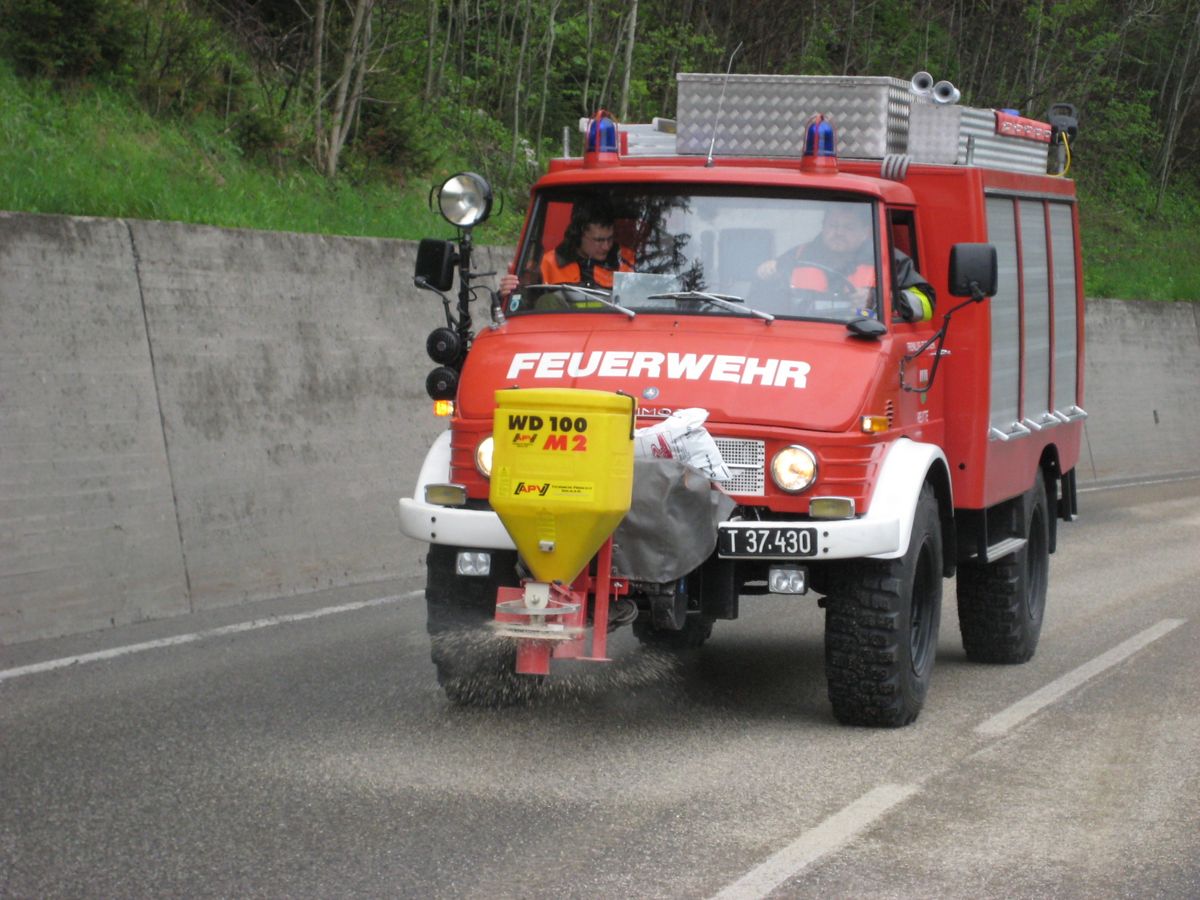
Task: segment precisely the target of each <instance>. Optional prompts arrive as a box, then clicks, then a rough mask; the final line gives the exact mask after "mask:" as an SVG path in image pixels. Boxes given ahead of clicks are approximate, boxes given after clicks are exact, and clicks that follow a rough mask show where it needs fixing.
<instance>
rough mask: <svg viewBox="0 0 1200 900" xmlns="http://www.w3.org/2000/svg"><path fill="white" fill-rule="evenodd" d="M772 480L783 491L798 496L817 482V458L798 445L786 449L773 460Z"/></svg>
mask: <svg viewBox="0 0 1200 900" xmlns="http://www.w3.org/2000/svg"><path fill="white" fill-rule="evenodd" d="M771 478H772V479H773V480H774V482H775V484H776V485H777V486H778V487H779V489H780V490H781V491H787V492H788V493H789V494H798V493H800V492H801V491H802V490H804V489H805V488H807V487H809V486H810V485H811V484H812V483H813V482H814V481H816V480H817V458H816V457H815V456H813V454H812V451H811V450H808V449H807V448H805V447H801V446H800V445H798V444H793V445H792V446H790V447H784V448H783V449H782V450H780V451H779V452H778V453H776V454H775V458H774V459H772V460H771Z"/></svg>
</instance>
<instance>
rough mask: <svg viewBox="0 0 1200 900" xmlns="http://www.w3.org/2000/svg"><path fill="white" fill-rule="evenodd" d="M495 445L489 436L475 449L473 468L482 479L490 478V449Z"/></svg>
mask: <svg viewBox="0 0 1200 900" xmlns="http://www.w3.org/2000/svg"><path fill="white" fill-rule="evenodd" d="M495 444H496V442H495V441H493V440H492V436H491V435H490V434H489V435H488V436H487V437H485V438H484V439H483V440H482V441H480V442H479V446H478V447H476V448H475V468H477V469H478V470H479V474H480V475H482V476H483V477H484V478H491V477H492V447H494V446H495Z"/></svg>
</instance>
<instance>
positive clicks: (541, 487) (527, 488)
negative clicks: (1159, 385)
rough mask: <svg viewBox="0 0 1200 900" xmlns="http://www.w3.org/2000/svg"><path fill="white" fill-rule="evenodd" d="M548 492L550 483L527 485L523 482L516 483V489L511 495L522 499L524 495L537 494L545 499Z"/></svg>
mask: <svg viewBox="0 0 1200 900" xmlns="http://www.w3.org/2000/svg"><path fill="white" fill-rule="evenodd" d="M549 490H550V482H548V481H547V482H546V483H545V484H527V483H525V482H524V481H518V482H517V489H516V490H515V491H513V494H514V495H515V496H517V497H523V496H525V495H526V494H537V495H538V496H539V497H545V496H546V492H547V491H549Z"/></svg>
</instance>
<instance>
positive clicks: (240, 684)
mask: <svg viewBox="0 0 1200 900" xmlns="http://www.w3.org/2000/svg"><path fill="white" fill-rule="evenodd" d="M1081 506H1082V510H1083V518H1082V519H1081V521H1079V522H1077V523H1075V524H1073V525H1070V526H1064V527H1062V529H1061V530H1060V543H1059V553H1058V554H1057V555H1056V556H1055V557H1053V559H1052V564H1051V576H1050V597H1049V605H1048V612H1047V621H1046V625H1045V628H1044V630H1043V632H1042V641H1041V646H1040V648H1039V651H1038V655H1037V657H1036V658H1035V659H1034V660H1033V661H1032V662H1030V663H1029V664H1027V665H1024V666H1017V667H987V666H981V665H975V664H971V663H968V662H967V661H966V659H965V658H964V655H963V652H962V648H961V645H960V643H959V638H958V623H957V619H956V616H955V611H954V602H953V584H952V583H947V585H946V588H947V594H946V597H947V603H946V605H945V609H944V612H943V618H942V631H941V640H940V644H939V655H938V662H937V667H936V669H935V672H934V678H933V686H932V688H931V691H930V696H929V700H928V703H927V705H926V707H925V710H924V712H923V713H922V715H921V717H920V719H919V720H918V721H917V722H916V723H915V724H914V725H913V726H910V727H908V728H905V729H901V730H897V731H874V730H866V729H854V728H844V727H840V726H838V725H837V724H835V723H834V721H833V719H832V717H831V715H830V713H829V709H828V705H827V702H826V699H825V685H824V678H823V674H822V615H823V614H822V613H821V611H820V610H818V609H817V608H816V606H815V603H813V602H812V600H811V599H795V600H784V599H776V598H747V599H746V600H745V601H743V617H742V618H741V619H740V620H738V621H737V622H728V623H726V622H718V623H717V629H716V632H715V633H714V637H713V640H712V641H711V642H710V643H709V644H708V645H707V646H706V647H705V648H704V649H703V650H702V651H700V652H699V653H697V654H694V655H692V656H690V657H686V658H674V657H664V656H660V655H656V654H653V653H649V652H646V651H643V650H642V649H641V648H639V647H638V646H637V644H636V643H635V642H634V641H633V640H632V639H631V638H630V637H628V636H627V635H625V636H622V637H621V638H620V639H619V640H617V641H616V642H615V644H614V650H615V653H616V657H617V658H616V659H615V661H614V662H612V663H611V664H608V665H606V666H598V665H592V666H584V665H582V664H574V667H573V668H564V669H562V670H559V671H560V674H558V675H556V676H555V680H554V681H553V683H552V685H551V688H550V689H549V690H548V691H547V693H546V695H545V696H544V697H542V698H540V699H539V700H538V701H537V702H535V703H534V704H533V705H531V706H529V707H527V708H517V709H506V710H501V711H478V710H459V709H455V708H452V707H450V706H449V705H448V704H447V703H446V702H445V700H444V699H443V698H442V696H441V694H440V692H439V690H438V688H437V685H436V682H435V680H434V673H433V667H432V665H431V664H430V662H429V658H428V645H427V638H426V636H425V633H424V608H423V607H424V605H423V602H422V601H421V599H420V596H419V594H418V593H417V591H418V590H419V588H420V585H419V584H418V583H393V584H389V585H384V586H374V587H371V588H359V589H356V590H348V591H343V592H338V593H337V594H335V595H327V596H324V597H316V598H314V597H309V598H303V599H300V600H293V601H283V602H276V603H272V604H266V605H263V604H259V605H256V606H255V607H241V608H238V609H235V610H226V611H223V612H221V613H216V614H209V615H206V616H189V617H186V618H179V619H174V620H171V621H170V622H159V623H149V624H144V625H141V626H136V627H128V628H121V629H116V630H113V631H109V632H105V633H103V634H100V635H93V636H88V637H75V638H70V639H63V640H60V641H44V642H38V643H37V644H23V645H17V646H15V647H8V648H0V896H4V897H31V898H32V897H37V898H43V897H64V896H70V897H151V896H153V897H167V896H188V897H207V896H222V897H258V896H262V897H337V896H363V897H367V896H369V897H393V896H395V897H422V898H426V897H485V896H486V897H614V896H632V897H711V896H715V895H718V894H720V893H722V892H724V896H728V897H752V896H764V895H766V894H768V893H772V892H773V893H774V895H775V896H780V897H821V898H828V897H855V898H860V897H917V896H920V897H931V896H936V897H972V898H975V897H1005V898H1011V897H1045V896H1051V895H1052V896H1055V897H1068V898H1069V897H1088V898H1093V897H1126V896H1136V897H1154V896H1162V897H1196V896H1200V752H1198V748H1200V712H1198V711H1197V707H1198V698H1200V667H1198V665H1197V653H1196V644H1197V641H1198V639H1200V590H1198V589H1197V586H1196V582H1197V580H1198V579H1200V482H1198V481H1190V482H1178V483H1173V484H1161V485H1152V486H1143V487H1129V488H1122V489H1117V490H1110V491H1105V492H1095V493H1088V494H1085V495H1084V496H1083V497H1082V502H1081ZM381 598H382V599H381ZM373 599H381V602H378V603H374V604H371V605H364V604H366V603H367V601H371V600H373ZM343 604H356V605H355V606H354V608H352V609H349V610H343V611H340V612H333V613H326V614H322V615H316V616H312V617H308V618H302V616H306V615H308V614H309V613H310V612H313V611H315V610H317V608H318V607H322V608H323V607H329V606H336V605H343ZM268 616H274V617H276V618H274V619H266V618H264V617H268ZM288 616H291V617H301V618H280V617H288ZM255 617H259V618H260V619H263V620H262V621H259V622H257V623H255V625H254V627H246V628H244V629H239V628H230V627H226V626H230V625H231V624H233V623H236V622H244V621H246V620H249V619H252V618H255ZM218 628H224V630H221V631H217V632H216V633H214V629H218ZM197 635H199V636H198V637H197ZM168 639H174V640H176V641H177V642H175V643H167V640H168ZM152 640H157V641H160V642H161V643H160V644H159V645H156V646H153V647H151V648H149V649H143V650H140V651H137V652H129V653H124V654H123V655H117V656H114V657H113V658H109V659H103V660H91V661H88V660H87V659H83V660H81V661H78V662H76V663H74V664H72V665H67V666H63V667H61V668H49V669H44V670H30V669H29V668H28V667H29V666H32V665H35V664H38V663H43V662H46V663H52V664H53V663H55V661H57V660H62V659H65V658H78V657H79V655H80V654H87V653H94V652H97V651H101V650H105V649H110V648H117V649H119V648H124V647H128V646H130V645H138V644H142V643H145V642H147V641H152ZM571 665H572V664H567V666H568V667H569V666H571Z"/></svg>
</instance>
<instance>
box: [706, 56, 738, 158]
mask: <svg viewBox="0 0 1200 900" xmlns="http://www.w3.org/2000/svg"><path fill="white" fill-rule="evenodd" d="M743 43H745V42H744V41H738V45H737V46H736V47H734V48H733V52H732V53H730V54H729V66H728V68H726V69H725V80H724V81H723V82H721V99H720V101H718V103H717V120H716V121H715V122H713V135H712V140H711V141H709V142H708V159H706V160H705V161H704V167H705V168H706V169H711V168H712V167H713V151H715V150H716V149H717V129H718V128H720V127H721V113H722V112H724V111H725V88H727V87H728V86H729V73H730V72H732V71H733V58H734V57H735V56H737V55H738V51H739V50H741V49H742V44H743Z"/></svg>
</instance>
